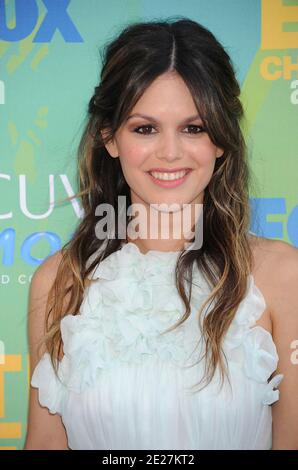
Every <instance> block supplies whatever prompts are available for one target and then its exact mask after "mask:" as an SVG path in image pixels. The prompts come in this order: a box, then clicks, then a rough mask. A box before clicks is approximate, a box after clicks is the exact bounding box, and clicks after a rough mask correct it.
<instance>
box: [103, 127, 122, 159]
mask: <svg viewBox="0 0 298 470" xmlns="http://www.w3.org/2000/svg"><path fill="white" fill-rule="evenodd" d="M100 133H101V136H102V138H104V136H105V135H106V133H107V131H106V130H101V131H100ZM105 148H106V150H107V151H108V153H109V154H110V156H111V157H112V158H118V156H119V151H118V147H117V143H116V141H115V139H112V140H110V141H109V142H107V143H106V144H105Z"/></svg>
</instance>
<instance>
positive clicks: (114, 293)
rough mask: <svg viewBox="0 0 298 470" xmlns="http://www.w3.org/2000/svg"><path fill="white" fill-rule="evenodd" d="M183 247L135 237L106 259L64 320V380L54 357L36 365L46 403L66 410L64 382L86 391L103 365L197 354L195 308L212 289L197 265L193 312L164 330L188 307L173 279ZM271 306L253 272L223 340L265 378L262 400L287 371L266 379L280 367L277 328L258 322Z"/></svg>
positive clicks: (248, 370) (256, 376)
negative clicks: (151, 244)
mask: <svg viewBox="0 0 298 470" xmlns="http://www.w3.org/2000/svg"><path fill="white" fill-rule="evenodd" d="M179 253H180V252H160V251H153V250H152V251H150V252H148V253H146V254H145V255H144V254H142V253H141V252H140V250H139V248H138V247H137V246H136V245H135V244H134V243H127V244H124V245H123V246H122V247H121V249H120V250H118V251H116V252H114V253H112V254H111V255H110V256H108V258H106V259H105V260H103V261H102V262H101V263H99V265H98V266H97V267H96V268H95V270H94V271H93V273H92V274H91V275H90V276H89V277H90V279H92V280H93V281H92V283H91V285H90V286H89V287H88V288H87V292H86V295H85V297H84V301H83V303H82V305H81V308H80V312H79V314H78V315H76V316H73V315H66V316H65V317H64V318H63V319H62V321H61V334H62V339H63V349H64V357H63V359H62V361H61V364H60V365H61V379H62V382H63V383H61V382H60V381H57V380H58V379H56V378H55V379H56V380H54V378H53V376H52V375H51V374H52V373H53V371H51V370H50V365H49V362H48V357H47V356H45V357H44V358H43V360H42V362H40V363H39V364H38V366H37V369H36V370H35V372H34V380H33V382H34V384H35V385H34V386H40V387H41V390H40V397H41V402H42V403H46V402H47V403H48V404H49V408H50V410H52V411H51V412H54V411H53V410H54V409H56V410H60V407H61V403H60V404H59V403H58V402H59V400H60V401H61V399H62V397H63V393H64V391H65V388H68V389H70V390H72V391H74V392H77V393H80V392H82V391H83V390H84V389H85V387H88V386H92V385H93V384H94V383H95V381H96V380H97V378H98V377H99V375H100V373H101V370H102V369H103V368H106V367H111V366H113V364H119V363H121V362H126V363H129V364H131V363H143V362H144V361H146V359H147V358H148V359H149V358H150V356H152V355H154V357H157V358H159V359H161V360H165V361H169V362H172V363H173V364H178V365H183V364H184V363H185V362H186V361H187V360H188V359H189V358H190V357H191V355H192V353H193V351H194V350H195V348H196V346H197V345H198V341H199V339H200V331H199V325H198V318H197V316H196V314H195V313H196V312H197V310H198V308H199V307H200V305H201V304H202V302H203V301H204V300H206V298H207V296H208V294H209V293H210V288H209V286H208V284H207V282H206V280H205V278H204V277H203V275H202V274H201V273H200V272H199V270H198V269H195V271H194V277H193V282H194V287H193V296H192V300H191V307H192V313H191V315H190V317H189V318H188V319H187V321H186V322H184V323H182V325H180V326H179V327H177V328H175V329H174V330H172V331H171V332H169V333H165V334H164V335H159V333H162V332H163V331H165V330H166V329H167V328H169V327H170V326H173V325H174V324H175V323H176V322H177V321H178V320H179V319H180V318H181V317H182V314H183V313H184V309H185V308H184V304H183V302H182V300H181V298H180V296H179V294H178V292H177V289H176V286H175V278H174V268H175V264H176V261H177V258H178V255H179ZM265 307H266V304H265V300H264V298H263V296H262V294H261V292H260V291H259V290H258V289H257V287H256V286H255V284H254V279H253V276H252V275H250V276H249V277H248V291H247V295H246V297H245V298H244V299H243V300H242V302H241V304H240V305H239V307H238V310H237V313H236V315H235V318H234V319H233V321H232V324H231V325H230V328H229V330H228V333H227V335H226V337H225V339H224V351H225V352H226V353H227V356H228V358H229V360H230V361H232V362H233V361H235V362H239V360H240V363H241V366H242V367H243V370H244V373H245V374H246V376H247V377H249V378H251V379H253V380H256V381H257V382H261V383H264V386H265V385H266V386H265V387H264V390H265V392H264V397H263V398H262V402H263V403H264V404H271V403H273V402H274V401H275V400H277V399H278V391H277V390H274V387H276V386H277V385H278V384H279V382H280V380H281V379H282V377H283V376H276V377H274V378H273V379H272V380H271V381H270V382H269V383H267V380H268V378H269V377H270V376H271V375H272V373H273V372H274V371H275V370H276V367H277V363H278V355H277V351H276V347H275V345H274V342H273V340H272V337H271V335H270V333H269V332H267V331H266V330H265V329H264V328H261V327H259V326H255V327H254V326H253V325H254V324H255V322H256V320H257V319H258V318H259V317H260V316H261V314H262V313H263V311H264V309H265ZM193 357H194V356H193ZM195 357H197V356H195ZM239 358H240V359H239ZM47 375H48V378H47V379H46V376H47ZM277 377H279V379H278V378H277ZM63 384H64V385H63ZM55 387H56V393H55V390H54V389H55ZM61 387H62V388H61ZM63 387H64V388H63Z"/></svg>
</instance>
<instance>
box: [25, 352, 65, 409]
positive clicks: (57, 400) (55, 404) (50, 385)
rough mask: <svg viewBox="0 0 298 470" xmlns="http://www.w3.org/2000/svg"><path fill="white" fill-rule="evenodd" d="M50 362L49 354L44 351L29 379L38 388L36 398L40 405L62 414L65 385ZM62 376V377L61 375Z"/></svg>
mask: <svg viewBox="0 0 298 470" xmlns="http://www.w3.org/2000/svg"><path fill="white" fill-rule="evenodd" d="M59 376H61V371H60V373H59V374H58V377H57V375H56V374H55V371H54V368H53V366H52V363H51V359H50V355H49V354H48V353H44V354H43V356H42V357H41V359H40V361H39V362H38V364H37V366H36V367H35V369H34V372H33V374H32V379H31V385H32V387H36V388H39V391H38V398H39V403H40V404H41V406H46V407H47V408H48V409H49V412H50V413H52V414H55V413H58V414H60V415H62V406H63V401H64V398H65V393H66V387H65V386H64V385H63V383H62V382H61V380H60V378H59ZM61 378H62V377H61Z"/></svg>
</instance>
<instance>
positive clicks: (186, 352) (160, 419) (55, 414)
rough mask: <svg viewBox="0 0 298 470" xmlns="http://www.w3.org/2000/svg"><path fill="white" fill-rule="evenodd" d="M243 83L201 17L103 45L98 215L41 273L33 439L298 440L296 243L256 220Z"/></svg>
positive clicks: (131, 444)
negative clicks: (258, 229)
mask: <svg viewBox="0 0 298 470" xmlns="http://www.w3.org/2000/svg"><path fill="white" fill-rule="evenodd" d="M239 95H240V88H239V85H238V83H237V80H236V78H235V73H234V70H233V66H232V64H231V60H230V58H229V56H228V54H227V53H226V51H225V50H224V48H223V46H222V45H221V44H220V43H219V42H218V41H217V40H216V38H215V37H214V36H213V35H212V33H211V32H209V31H208V30H207V29H205V28H204V27H203V26H201V25H199V24H198V23H196V22H195V21H192V20H189V19H186V18H182V19H179V20H177V21H171V20H168V21H160V22H157V21H156V22H146V23H136V24H133V25H130V26H128V27H127V28H125V29H124V30H123V31H122V33H121V34H120V35H119V37H117V38H116V39H115V40H114V41H112V42H111V43H110V44H109V45H108V46H107V47H106V50H105V55H104V62H103V67H102V71H101V80H100V83H99V85H98V86H97V87H96V88H95V93H94V96H93V97H92V98H91V100H90V102H89V110H88V111H89V119H88V122H87V125H86V128H85V131H84V134H83V136H82V140H81V143H80V146H79V152H78V153H79V175H80V193H79V196H81V199H82V204H83V207H84V218H83V219H82V221H81V222H80V224H79V226H78V228H77V230H76V232H75V234H74V236H73V238H72V239H71V240H70V241H69V243H67V244H66V245H65V246H64V247H63V249H62V250H61V251H60V252H58V253H56V254H55V255H53V256H50V257H49V258H48V259H47V260H46V261H45V262H44V263H43V264H42V265H41V266H40V267H39V268H38V269H37V271H36V272H35V273H34V276H33V279H32V283H31V289H30V304H29V313H30V315H29V341H30V353H31V372H32V380H31V385H32V387H31V389H30V406H29V421H28V433H27V439H26V443H25V449H67V448H69V449H271V448H272V449H289V448H290V449H293V448H296V449H297V448H298V439H297V436H298V424H297V423H298V419H297V418H298V417H297V405H296V400H295V398H294V397H295V392H296V390H297V388H298V378H297V367H296V368H295V365H294V364H293V361H292V362H291V361H290V356H291V352H292V350H291V344H292V342H293V340H295V339H296V338H298V331H297V330H298V316H297V305H298V296H297V292H296V291H297V289H296V284H297V276H298V250H297V249H296V248H294V247H292V246H291V245H289V244H288V243H285V242H282V241H273V240H269V239H265V238H262V237H256V236H254V235H253V234H252V233H249V222H250V220H249V198H248V183H249V171H248V163H247V156H246V148H245V142H244V139H243V136H242V133H241V130H240V123H241V119H242V118H243V109H242V106H241V102H240V100H239ZM119 197H122V198H124V200H125V202H126V204H127V206H128V207H133V208H135V206H138V207H139V219H138V222H139V226H141V229H140V230H139V231H138V229H137V228H136V226H133V225H131V224H132V222H133V221H134V220H135V219H134V217H133V216H134V215H135V212H133V211H132V212H128V213H127V212H123V208H121V206H120V204H119ZM122 200H123V199H122ZM102 204H106V205H107V206H108V207H109V208H112V209H113V210H114V213H115V214H116V218H115V227H112V233H111V231H110V228H109V229H108V230H106V231H104V230H103V225H102V224H101V222H103V221H104V222H106V220H105V219H104V217H102V218H100V219H99V217H98V216H100V215H101V216H103V212H102V211H101V208H102ZM202 205H203V206H202ZM105 207H106V206H105ZM185 207H186V208H190V209H191V211H190V215H189V212H188V216H187V222H188V229H187V231H186V234H185V233H184V232H183V234H181V231H180V237H176V236H175V233H176V232H175V230H176V229H177V228H180V229H181V220H182V219H180V222H179V218H175V215H176V216H177V215H184V214H185ZM197 207H199V208H202V207H203V210H201V211H199V215H200V218H199V220H198V217H197V214H198V213H197V212H196V208H197ZM98 208H99V209H98ZM152 208H153V212H151V209H152ZM193 209H195V214H196V215H193V213H192V212H193ZM123 213H124V214H125V217H124V219H123ZM162 214H163V215H167V216H168V219H167V223H164V222H162V221H160V218H159V217H158V219H157V220H156V217H153V215H155V216H156V215H158V216H161V215H162ZM118 216H119V218H118ZM120 216H121V217H120ZM118 219H119V220H120V222H119V221H118ZM111 220H113V217H112V216H110V217H109V218H108V219H107V224H109V221H111ZM123 220H124V223H123ZM177 220H178V222H177ZM147 223H148V224H149V226H150V229H151V228H153V229H154V230H155V233H157V236H156V237H155V238H154V237H152V236H148V232H146V231H145V230H144V227H145V226H146V224H147ZM148 224H147V227H148ZM179 224H180V225H179ZM165 226H167V227H166V228H167V229H168V236H167V237H164V236H162V232H163V229H164V228H165ZM123 228H124V236H123V237H120V235H119V234H120V232H121V233H123ZM114 229H115V231H114V232H113V230H114ZM193 229H194V230H193ZM106 232H108V233H109V235H107V233H106ZM198 232H199V240H198V237H197V234H198ZM113 233H114V236H113ZM136 233H137V236H136V235H135V234H136ZM194 233H195V235H194ZM103 234H104V235H103ZM115 234H116V235H115ZM144 234H145V236H144ZM111 235H112V236H111ZM200 237H201V238H200ZM189 240H190V241H192V242H193V243H188V242H187V241H189ZM257 286H258V287H257ZM188 287H189V289H188ZM44 325H45V327H44ZM44 333H45V336H44ZM161 333H162V334H161ZM40 343H41V347H40V348H38V345H40ZM279 384H280V398H279V391H278V389H277V387H278V385H279ZM272 418H273V422H272Z"/></svg>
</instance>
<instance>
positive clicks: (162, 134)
mask: <svg viewBox="0 0 298 470" xmlns="http://www.w3.org/2000/svg"><path fill="white" fill-rule="evenodd" d="M137 113H138V114H140V115H143V117H142V116H136V114H137ZM144 115H146V117H144ZM196 116H197V117H196ZM200 126H202V121H201V120H200V117H199V116H198V112H197V109H196V106H195V104H194V101H193V99H192V96H191V94H190V92H189V90H188V88H187V86H186V85H185V83H184V82H183V80H182V79H181V77H180V76H179V75H177V74H175V73H166V74H163V75H161V76H159V77H158V78H157V79H156V80H155V81H154V82H153V83H152V84H151V85H150V87H148V89H147V90H146V91H145V93H144V94H143V96H142V97H141V98H140V99H139V101H138V102H137V104H136V105H135V107H134V108H133V110H132V112H131V113H130V116H129V118H128V119H127V121H126V122H124V123H123V124H122V126H121V127H120V128H119V129H118V130H117V132H116V134H115V138H114V140H113V142H111V143H109V144H107V145H106V148H107V150H108V152H109V154H110V155H111V156H112V157H114V158H118V157H119V158H120V163H121V167H122V170H123V174H124V177H125V179H126V181H127V183H128V185H129V187H130V189H131V202H132V204H134V203H139V204H143V205H145V206H149V205H150V204H167V205H171V204H174V203H176V204H179V205H182V204H193V203H198V204H201V203H202V202H203V195H204V189H205V188H206V186H207V185H208V183H209V181H210V179H211V177H212V174H213V170H214V165H215V161H216V158H218V157H220V156H221V155H222V154H223V150H222V149H219V148H217V147H216V146H215V145H214V144H213V143H212V142H211V140H210V138H209V136H208V134H207V133H206V132H204V131H203V130H201V128H200ZM172 170H175V172H174V173H170V172H171V171H172ZM185 171H187V173H186V175H185ZM152 172H153V175H152ZM170 175H171V176H170ZM184 175H185V176H184ZM165 178H166V180H165ZM169 178H174V180H173V179H171V180H170V181H169Z"/></svg>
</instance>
